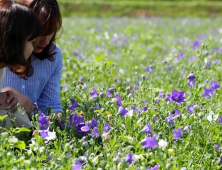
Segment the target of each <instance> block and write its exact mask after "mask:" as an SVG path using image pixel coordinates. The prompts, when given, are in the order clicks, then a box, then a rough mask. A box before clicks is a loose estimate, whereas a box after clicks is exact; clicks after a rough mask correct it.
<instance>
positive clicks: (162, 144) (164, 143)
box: [158, 139, 167, 149]
mask: <svg viewBox="0 0 222 170" xmlns="http://www.w3.org/2000/svg"><path fill="white" fill-rule="evenodd" d="M158 145H159V147H160V148H162V149H165V147H166V146H167V142H166V141H165V140H163V139H161V140H160V141H159V142H158Z"/></svg>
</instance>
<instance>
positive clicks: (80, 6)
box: [59, 0, 222, 17]
mask: <svg viewBox="0 0 222 170" xmlns="http://www.w3.org/2000/svg"><path fill="white" fill-rule="evenodd" d="M59 3H60V4H61V11H62V14H63V15H64V16H95V17H110V16H132V17H134V16H142V15H145V16H148V17H149V16H171V17H178V16H200V17H209V16H218V15H221V14H222V10H221V9H222V2H220V1H177V2H175V1H96V0H95V1H86V0H82V1H65V0H60V1H59Z"/></svg>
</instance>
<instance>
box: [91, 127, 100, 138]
mask: <svg viewBox="0 0 222 170" xmlns="http://www.w3.org/2000/svg"><path fill="white" fill-rule="evenodd" d="M90 135H91V136H92V137H94V136H96V137H99V135H100V133H99V131H98V128H97V127H94V128H93V132H92V133H91V134H90Z"/></svg>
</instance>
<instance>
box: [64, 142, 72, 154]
mask: <svg viewBox="0 0 222 170" xmlns="http://www.w3.org/2000/svg"><path fill="white" fill-rule="evenodd" d="M64 148H65V151H67V152H69V151H70V150H71V148H70V144H69V143H66V144H65V147H64Z"/></svg>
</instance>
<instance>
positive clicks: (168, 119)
mask: <svg viewBox="0 0 222 170" xmlns="http://www.w3.org/2000/svg"><path fill="white" fill-rule="evenodd" d="M173 116H174V114H170V115H169V116H168V117H167V118H166V119H165V121H166V122H170V126H172V125H173V124H175V123H174V121H173Z"/></svg>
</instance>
